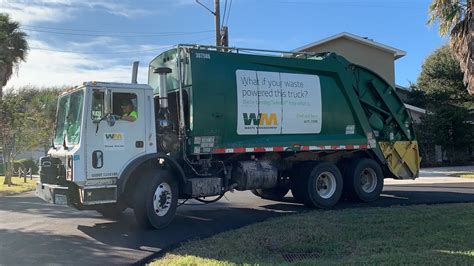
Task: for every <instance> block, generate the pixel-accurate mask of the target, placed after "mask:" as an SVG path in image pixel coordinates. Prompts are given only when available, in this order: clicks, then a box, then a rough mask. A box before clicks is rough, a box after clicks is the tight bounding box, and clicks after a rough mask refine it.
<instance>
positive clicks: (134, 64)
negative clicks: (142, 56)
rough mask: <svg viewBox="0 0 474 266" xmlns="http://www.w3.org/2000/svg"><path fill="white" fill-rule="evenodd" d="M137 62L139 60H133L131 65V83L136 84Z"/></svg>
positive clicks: (138, 62)
mask: <svg viewBox="0 0 474 266" xmlns="http://www.w3.org/2000/svg"><path fill="white" fill-rule="evenodd" d="M139 64H140V61H135V62H133V66H132V83H133V84H137V76H138V65H139Z"/></svg>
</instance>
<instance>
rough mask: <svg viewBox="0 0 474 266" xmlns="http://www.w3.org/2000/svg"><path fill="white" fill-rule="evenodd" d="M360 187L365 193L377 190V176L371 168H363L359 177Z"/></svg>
mask: <svg viewBox="0 0 474 266" xmlns="http://www.w3.org/2000/svg"><path fill="white" fill-rule="evenodd" d="M360 186H361V188H362V190H363V191H364V192H365V193H372V192H374V190H375V189H376V188H377V174H376V173H375V171H374V169H372V168H365V169H364V170H363V171H362V173H361V176H360Z"/></svg>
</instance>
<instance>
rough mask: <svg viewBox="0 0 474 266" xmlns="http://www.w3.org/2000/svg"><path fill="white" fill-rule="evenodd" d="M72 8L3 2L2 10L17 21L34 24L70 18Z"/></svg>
mask: <svg viewBox="0 0 474 266" xmlns="http://www.w3.org/2000/svg"><path fill="white" fill-rule="evenodd" d="M59 11H60V12H59ZM72 11H73V10H72V8H70V7H62V8H61V10H59V8H58V7H57V6H49V5H41V4H28V3H24V2H13V1H5V0H4V1H2V10H1V11H0V12H5V13H7V14H9V15H10V16H11V18H12V19H13V20H15V21H19V22H20V23H22V24H33V23H37V22H42V21H44V22H58V21H63V20H65V19H67V18H68V17H70V15H71V13H72Z"/></svg>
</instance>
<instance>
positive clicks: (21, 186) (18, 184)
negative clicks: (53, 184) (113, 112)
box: [0, 176, 37, 196]
mask: <svg viewBox="0 0 474 266" xmlns="http://www.w3.org/2000/svg"><path fill="white" fill-rule="evenodd" d="M4 180H5V177H4V176H0V196H10V195H15V194H18V193H22V192H26V191H30V190H34V189H35V188H36V181H37V180H36V179H34V178H33V180H30V179H29V178H27V179H26V182H27V183H23V178H19V177H13V179H12V183H13V185H11V186H10V187H9V186H7V185H4V184H3V181H4Z"/></svg>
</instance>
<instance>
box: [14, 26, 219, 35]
mask: <svg viewBox="0 0 474 266" xmlns="http://www.w3.org/2000/svg"><path fill="white" fill-rule="evenodd" d="M21 27H22V28H32V29H42V30H45V29H46V30H57V31H72V32H75V31H77V32H104V33H111V34H139V35H141V34H144V35H155V34H178V33H179V34H180V33H190V32H186V31H163V32H144V31H141V32H140V31H109V30H96V29H71V28H59V27H45V26H36V25H21ZM211 31H213V30H209V31H192V32H191V33H193V32H211Z"/></svg>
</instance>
